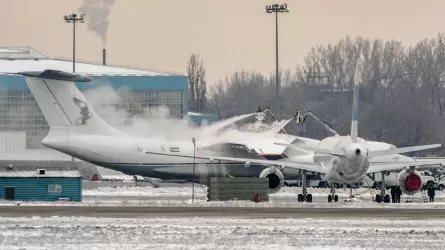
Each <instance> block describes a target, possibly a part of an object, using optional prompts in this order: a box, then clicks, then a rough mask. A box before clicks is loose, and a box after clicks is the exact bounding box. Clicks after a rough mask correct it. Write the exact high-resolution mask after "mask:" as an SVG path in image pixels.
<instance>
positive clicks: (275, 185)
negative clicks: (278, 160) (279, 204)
mask: <svg viewBox="0 0 445 250" xmlns="http://www.w3.org/2000/svg"><path fill="white" fill-rule="evenodd" d="M259 177H260V178H265V177H266V178H269V189H270V193H271V194H274V193H276V192H278V191H280V189H281V187H282V186H283V183H284V175H283V173H282V172H281V171H280V170H278V169H276V168H275V167H268V168H265V169H264V170H263V171H261V173H260V176H259Z"/></svg>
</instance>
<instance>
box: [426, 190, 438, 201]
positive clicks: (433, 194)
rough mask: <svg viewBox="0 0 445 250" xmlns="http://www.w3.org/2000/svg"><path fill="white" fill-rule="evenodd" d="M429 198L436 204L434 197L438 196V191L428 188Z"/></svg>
mask: <svg viewBox="0 0 445 250" xmlns="http://www.w3.org/2000/svg"><path fill="white" fill-rule="evenodd" d="M428 196H429V197H430V202H434V196H436V190H435V189H434V187H433V186H430V187H429V188H428Z"/></svg>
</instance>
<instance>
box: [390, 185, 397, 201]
mask: <svg viewBox="0 0 445 250" xmlns="http://www.w3.org/2000/svg"><path fill="white" fill-rule="evenodd" d="M391 201H392V203H395V202H396V187H391Z"/></svg>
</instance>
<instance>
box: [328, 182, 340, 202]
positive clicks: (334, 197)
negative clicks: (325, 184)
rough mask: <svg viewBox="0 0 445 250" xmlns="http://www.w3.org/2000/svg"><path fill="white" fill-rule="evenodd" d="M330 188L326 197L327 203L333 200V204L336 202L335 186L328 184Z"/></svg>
mask: <svg viewBox="0 0 445 250" xmlns="http://www.w3.org/2000/svg"><path fill="white" fill-rule="evenodd" d="M330 186H331V194H330V195H328V202H332V198H333V200H334V202H338V195H336V194H335V186H334V183H332V182H331V183H330Z"/></svg>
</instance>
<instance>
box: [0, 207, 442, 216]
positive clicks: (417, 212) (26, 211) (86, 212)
mask: <svg viewBox="0 0 445 250" xmlns="http://www.w3.org/2000/svg"><path fill="white" fill-rule="evenodd" d="M32 216H39V217H51V216H82V217H112V218H137V217H141V218H147V217H148V218H172V217H178V218H193V217H232V218H251V219H258V218H327V219H347V218H386V219H388V218H397V219H439V218H440V219H445V209H411V208H271V207H224V208H222V207H140V206H138V207H132V206H91V207H85V206H1V207H0V217H32Z"/></svg>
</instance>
